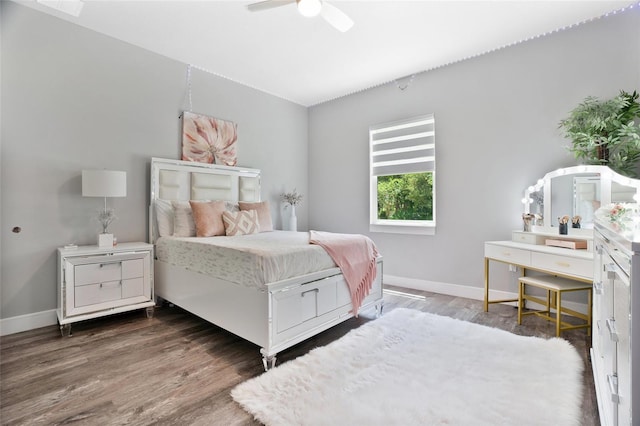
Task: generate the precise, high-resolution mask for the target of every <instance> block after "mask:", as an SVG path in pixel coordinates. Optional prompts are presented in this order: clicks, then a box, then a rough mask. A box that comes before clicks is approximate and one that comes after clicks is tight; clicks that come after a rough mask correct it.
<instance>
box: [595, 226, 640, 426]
mask: <svg viewBox="0 0 640 426" xmlns="http://www.w3.org/2000/svg"><path fill="white" fill-rule="evenodd" d="M594 244H595V252H596V256H595V265H596V266H595V275H594V298H593V333H592V336H593V341H592V348H591V364H592V367H593V375H594V381H595V386H596V395H597V398H598V409H599V412H600V423H601V424H602V426H613V425H625V426H628V425H638V424H640V232H638V231H634V232H631V233H628V232H627V233H624V232H619V231H616V230H615V229H614V226H612V224H611V223H609V222H608V221H602V222H601V221H598V220H596V227H595V240H594ZM634 358H635V360H634ZM634 413H635V417H633V415H634Z"/></svg>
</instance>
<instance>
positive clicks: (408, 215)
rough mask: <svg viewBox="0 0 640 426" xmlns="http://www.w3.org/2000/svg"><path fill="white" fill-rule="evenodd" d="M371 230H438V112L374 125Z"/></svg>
mask: <svg viewBox="0 0 640 426" xmlns="http://www.w3.org/2000/svg"><path fill="white" fill-rule="evenodd" d="M369 154H370V155H369V170H370V178H371V191H370V192H371V194H370V208H369V210H370V222H369V223H370V225H369V230H370V231H378V232H397V233H409V234H434V233H435V226H436V208H435V207H436V204H435V180H436V179H435V178H436V175H435V172H436V155H435V120H434V117H433V114H429V115H424V116H421V117H415V118H411V119H408V120H402V121H396V122H393V123H385V124H380V125H376V126H372V127H371V128H369Z"/></svg>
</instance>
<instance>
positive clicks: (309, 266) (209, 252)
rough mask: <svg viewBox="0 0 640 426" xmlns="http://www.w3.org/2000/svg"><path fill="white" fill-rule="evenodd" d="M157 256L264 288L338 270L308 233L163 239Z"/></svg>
mask: <svg viewBox="0 0 640 426" xmlns="http://www.w3.org/2000/svg"><path fill="white" fill-rule="evenodd" d="M155 250H156V257H157V259H158V260H160V261H162V262H166V263H169V264H171V265H175V266H180V267H183V268H185V269H188V270H190V271H193V272H199V273H201V274H206V275H209V276H212V277H215V278H219V279H222V280H225V281H229V282H232V283H236V284H240V285H243V286H247V287H255V288H258V289H265V288H266V287H267V285H268V284H269V283H274V282H277V281H281V280H285V279H287V278H293V277H297V276H301V275H306V274H310V273H312V272H317V271H323V270H325V269H331V268H335V267H336V264H335V263H334V261H333V260H332V259H331V257H330V256H329V255H328V254H327V252H326V251H325V250H324V249H323V248H322V247H320V246H318V245H313V244H309V233H308V232H285V231H273V232H262V233H259V234H252V235H242V236H234V237H224V236H221V237H205V238H203V237H186V238H185V237H161V238H159V239H158V240H157V241H156V248H155Z"/></svg>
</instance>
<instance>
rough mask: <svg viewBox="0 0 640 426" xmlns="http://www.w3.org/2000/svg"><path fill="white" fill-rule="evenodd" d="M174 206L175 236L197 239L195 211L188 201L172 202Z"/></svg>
mask: <svg viewBox="0 0 640 426" xmlns="http://www.w3.org/2000/svg"><path fill="white" fill-rule="evenodd" d="M171 205H172V206H173V236H174V237H195V236H196V223H195V222H194V220H193V211H191V205H190V204H189V202H188V201H172V202H171Z"/></svg>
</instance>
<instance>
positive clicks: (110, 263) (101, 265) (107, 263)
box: [100, 260, 122, 268]
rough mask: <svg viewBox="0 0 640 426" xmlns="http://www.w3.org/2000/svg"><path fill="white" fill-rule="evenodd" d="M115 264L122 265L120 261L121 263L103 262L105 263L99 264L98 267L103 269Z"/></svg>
mask: <svg viewBox="0 0 640 426" xmlns="http://www.w3.org/2000/svg"><path fill="white" fill-rule="evenodd" d="M116 264H117V265H122V260H121V261H119V262H105V263H101V264H100V267H101V268H102V267H105V266H107V265H116Z"/></svg>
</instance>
